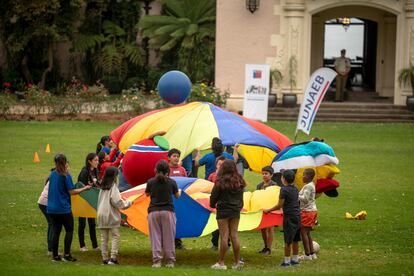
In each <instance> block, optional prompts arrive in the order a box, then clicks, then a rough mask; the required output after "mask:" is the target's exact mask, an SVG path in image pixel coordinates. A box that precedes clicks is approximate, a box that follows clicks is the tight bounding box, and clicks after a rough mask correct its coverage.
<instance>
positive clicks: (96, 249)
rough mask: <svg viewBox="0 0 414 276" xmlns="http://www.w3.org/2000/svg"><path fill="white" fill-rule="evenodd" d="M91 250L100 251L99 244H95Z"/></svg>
mask: <svg viewBox="0 0 414 276" xmlns="http://www.w3.org/2000/svg"><path fill="white" fill-rule="evenodd" d="M93 251H101V249H100V248H99V246H97V247H94V248H93Z"/></svg>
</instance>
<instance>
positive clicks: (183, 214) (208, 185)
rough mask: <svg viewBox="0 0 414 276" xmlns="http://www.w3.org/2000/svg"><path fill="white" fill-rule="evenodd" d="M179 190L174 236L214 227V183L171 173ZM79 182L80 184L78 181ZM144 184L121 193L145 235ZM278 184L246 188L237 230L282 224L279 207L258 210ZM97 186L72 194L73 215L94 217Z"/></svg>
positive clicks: (271, 201) (272, 200)
mask: <svg viewBox="0 0 414 276" xmlns="http://www.w3.org/2000/svg"><path fill="white" fill-rule="evenodd" d="M172 178H173V179H174V180H175V181H176V182H177V185H178V188H179V189H181V190H182V194H181V196H180V197H179V198H178V199H175V198H174V199H173V200H174V209H175V213H176V217H177V232H176V237H177V238H185V237H200V236H204V235H207V234H209V233H211V232H213V231H214V230H216V229H217V221H216V214H215V209H212V208H210V206H209V202H210V192H211V190H212V188H213V185H214V184H213V183H212V182H209V181H207V180H204V179H197V178H186V177H172ZM80 185H81V184H80ZM145 187H146V184H143V185H140V186H137V187H134V188H132V189H130V190H127V191H125V192H123V193H121V194H122V197H123V198H125V199H129V200H131V201H132V202H133V204H132V206H131V207H130V208H128V209H126V210H122V212H123V213H124V214H125V215H127V221H128V223H129V224H130V225H131V226H133V227H134V228H135V229H138V230H139V231H141V232H143V233H145V234H147V235H148V233H149V231H148V221H147V216H148V212H147V210H148V206H149V202H150V198H149V197H147V196H146V195H145ZM279 191H280V188H279V187H278V186H271V187H268V188H267V189H266V190H258V191H254V192H245V193H244V196H243V201H244V206H243V209H242V213H241V215H240V223H239V231H247V230H253V229H261V228H265V227H269V226H277V225H282V223H283V215H282V212H281V211H276V212H273V213H270V214H264V213H263V212H262V211H261V210H262V209H267V208H271V207H273V206H274V205H276V203H277V201H278V200H279ZM98 195H99V189H95V188H93V189H91V190H89V191H86V192H82V193H81V194H79V195H75V196H72V212H73V214H74V216H81V217H96V207H97V199H98Z"/></svg>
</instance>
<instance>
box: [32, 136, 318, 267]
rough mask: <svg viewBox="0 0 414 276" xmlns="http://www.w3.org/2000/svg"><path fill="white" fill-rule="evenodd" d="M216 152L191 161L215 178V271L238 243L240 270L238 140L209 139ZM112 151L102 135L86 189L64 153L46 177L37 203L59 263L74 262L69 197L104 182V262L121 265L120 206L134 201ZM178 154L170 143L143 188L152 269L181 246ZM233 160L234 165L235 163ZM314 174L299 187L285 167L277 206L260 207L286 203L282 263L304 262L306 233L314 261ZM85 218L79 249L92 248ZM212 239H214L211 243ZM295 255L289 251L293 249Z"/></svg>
mask: <svg viewBox="0 0 414 276" xmlns="http://www.w3.org/2000/svg"><path fill="white" fill-rule="evenodd" d="M212 150H213V152H212V153H209V154H207V155H205V156H204V157H203V158H201V157H200V155H199V152H198V154H197V156H196V158H195V160H194V163H195V166H196V167H198V166H202V165H205V166H206V175H205V178H206V179H208V180H210V181H212V182H214V183H215V185H214V188H213V191H212V195H211V199H210V205H211V207H212V208H216V210H217V222H218V226H219V227H218V228H219V230H218V231H217V232H216V233H213V238H212V242H213V247H218V239H219V236H220V238H221V241H220V252H219V262H218V263H217V264H215V265H213V266H212V268H213V269H226V268H227V267H226V266H225V265H224V256H225V254H226V251H227V248H228V246H229V241H230V240H231V242H232V243H231V244H232V246H233V253H234V254H235V265H234V266H233V268H235V269H240V268H241V267H242V265H243V262H242V261H241V258H240V244H239V241H238V238H237V228H238V223H239V219H240V211H241V208H242V206H243V191H244V189H245V187H246V183H245V182H244V180H243V177H242V176H241V174H240V173H239V172H238V171H237V169H238V168H237V167H236V165H235V164H236V162H237V159H238V154H237V145H236V146H235V147H234V151H233V155H230V154H228V153H226V152H223V151H224V147H223V145H222V143H221V140H220V139H219V138H214V139H213V141H212ZM117 154H118V150H117V149H116V148H115V149H112V150H111V149H110V139H109V137H108V136H104V137H102V139H101V141H100V143H99V144H98V147H97V152H96V153H90V154H88V155H87V157H86V160H85V167H84V168H82V170H81V172H80V174H79V177H78V182H81V183H82V184H84V185H83V187H81V188H75V185H74V184H73V182H72V177H71V175H70V173H69V163H68V162H67V160H66V157H65V156H64V155H63V154H58V155H56V157H55V168H54V169H53V170H52V172H51V174H50V176H49V178H48V181H47V182H46V185H45V187H44V189H43V192H42V194H41V196H40V198H39V202H38V203H39V208H40V209H41V210H42V212H43V214H44V215H45V217H46V219H47V221H48V235H47V237H48V238H47V240H48V254H52V255H53V259H52V260H54V261H61V260H63V261H76V259H75V258H73V257H72V256H71V254H70V247H71V242H72V236H73V215H72V212H71V206H70V204H71V201H70V196H71V195H74V194H78V193H80V192H83V191H86V190H89V189H91V188H92V187H95V188H99V189H100V190H99V198H98V205H97V225H98V228H99V230H100V232H101V248H100V250H101V254H102V261H103V264H110V265H113V264H118V257H117V256H118V248H119V239H120V234H119V233H120V231H119V228H120V225H121V213H120V211H119V210H120V209H126V208H128V207H130V206H131V202H130V201H128V200H124V199H122V197H121V195H120V191H119V185H118V183H119V181H118V178H119V177H118V166H119V164H120V161H121V159H122V153H121V154H118V155H117ZM180 155H181V152H180V151H179V150H178V149H171V150H170V151H169V152H168V162H166V161H165V160H160V161H159V162H158V163H157V164H156V168H155V172H156V175H155V177H154V178H151V179H150V180H148V182H147V187H146V190H145V194H146V195H147V196H149V197H150V205H149V208H148V225H149V233H150V240H151V246H152V255H153V267H154V268H158V267H161V260H162V258H163V255H164V258H165V259H166V267H170V268H171V267H174V263H175V249H176V248H180V247H182V242H181V240H180V239H175V229H176V217H175V213H174V205H173V201H172V196H175V197H176V198H178V197H179V196H180V194H181V191H179V190H178V188H177V184H176V182H175V181H174V180H173V179H171V178H170V176H183V177H186V176H187V171H186V170H185V169H184V167H182V166H181V165H180ZM233 165H234V166H233ZM262 176H263V182H262V183H260V184H258V185H257V189H258V190H259V189H266V188H267V187H269V186H273V185H278V184H277V183H276V182H274V181H273V180H272V176H273V169H272V167H270V166H266V167H264V168H263V169H262ZM314 176H315V171H314V170H313V169H306V170H305V171H304V174H303V181H304V183H305V184H306V185H305V186H304V187H303V189H302V190H301V191H300V192H299V191H298V189H297V188H296V187H295V186H294V184H293V181H294V179H295V173H294V171H292V170H285V171H283V172H282V176H281V181H282V183H283V185H282V186H281V190H280V197H279V202H278V204H277V205H276V206H274V207H272V208H270V209H267V210H263V211H264V212H265V213H269V212H271V211H273V210H277V209H281V208H282V209H283V214H284V215H283V232H284V241H285V258H284V261H283V262H282V264H281V265H282V266H290V265H297V264H299V256H298V242H299V241H300V240H301V239H302V241H303V245H304V250H305V255H304V256H301V258H302V259H303V260H312V259H316V258H317V257H316V254H315V252H314V249H313V242H312V237H311V232H310V230H311V228H312V227H313V226H314V224H315V220H316V215H317V209H316V205H315V185H314V183H313V182H312V179H313V178H314ZM87 220H88V224H89V231H90V237H91V241H92V247H93V248H94V249H95V250H99V247H98V243H97V240H96V232H95V224H96V223H95V219H93V218H88V219H87ZM85 225H86V218H79V230H78V234H79V242H80V250H81V251H87V247H86V246H85V241H84V230H85ZM62 226H63V227H64V228H65V232H66V234H65V247H64V256H63V257H62V256H59V255H58V246H59V236H60V232H61V229H62ZM261 232H262V238H263V242H264V248H263V249H262V250H261V251H259V252H260V253H263V254H270V253H271V248H272V242H273V228H272V227H269V228H264V229H262V230H261ZM109 234H111V235H112V248H111V250H110V252H108V251H109V250H108V240H109ZM214 242H215V243H214ZM292 250H293V255H292V257H291V251H292Z"/></svg>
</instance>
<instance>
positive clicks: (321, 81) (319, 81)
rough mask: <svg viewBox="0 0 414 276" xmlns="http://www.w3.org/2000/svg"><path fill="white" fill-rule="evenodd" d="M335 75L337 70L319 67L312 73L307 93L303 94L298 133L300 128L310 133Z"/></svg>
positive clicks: (297, 127)
mask: <svg viewBox="0 0 414 276" xmlns="http://www.w3.org/2000/svg"><path fill="white" fill-rule="evenodd" d="M335 77H336V72H335V71H334V70H332V69H329V68H319V69H318V70H316V71H315V72H314V73H313V74H312V76H311V77H310V80H309V82H308V85H307V86H306V90H305V93H304V94H303V102H302V104H301V106H300V112H299V117H298V124H297V126H296V134H297V133H298V130H302V131H303V132H304V133H306V134H308V135H309V133H310V129H311V127H312V123H313V120H314V119H315V116H316V112H318V108H319V105H320V104H321V102H322V99H323V97H324V96H325V93H326V91H327V90H328V88H329V85H330V84H331V83H332V81H333V79H334V78H335ZM295 138H296V135H295Z"/></svg>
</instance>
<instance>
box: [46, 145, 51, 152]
mask: <svg viewBox="0 0 414 276" xmlns="http://www.w3.org/2000/svg"><path fill="white" fill-rule="evenodd" d="M45 152H46V153H50V145H49V144H47V145H46V150H45Z"/></svg>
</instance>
